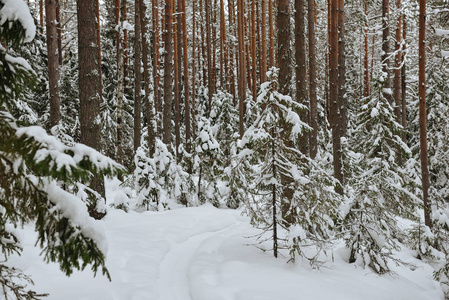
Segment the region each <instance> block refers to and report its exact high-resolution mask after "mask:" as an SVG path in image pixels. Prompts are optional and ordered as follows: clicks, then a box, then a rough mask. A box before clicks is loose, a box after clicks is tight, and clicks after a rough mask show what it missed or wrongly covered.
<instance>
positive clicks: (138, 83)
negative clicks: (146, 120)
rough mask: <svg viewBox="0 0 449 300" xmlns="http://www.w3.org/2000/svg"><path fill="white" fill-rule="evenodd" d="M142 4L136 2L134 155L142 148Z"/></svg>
mask: <svg viewBox="0 0 449 300" xmlns="http://www.w3.org/2000/svg"><path fill="white" fill-rule="evenodd" d="M140 18H141V15H140V3H139V0H135V2H134V154H135V152H136V150H137V148H139V146H140V130H141V128H140V124H141V122H142V120H141V103H142V102H141V101H142V99H141V94H142V71H141V66H142V64H141V61H142V52H141V46H142V37H141V34H142V31H141V21H140Z"/></svg>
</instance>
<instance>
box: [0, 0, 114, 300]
mask: <svg viewBox="0 0 449 300" xmlns="http://www.w3.org/2000/svg"><path fill="white" fill-rule="evenodd" d="M19 1H20V2H18V3H17V0H15V1H14V2H13V4H14V5H13V6H11V2H9V3H8V1H5V0H2V1H0V19H2V20H5V22H4V23H3V24H2V25H1V26H0V40H1V41H2V43H3V42H5V44H7V45H8V46H9V47H14V48H19V47H21V45H22V44H23V43H24V42H30V41H31V40H32V39H33V37H34V34H35V27H34V23H33V20H32V18H31V16H30V15H29V12H28V8H27V6H26V4H25V3H24V2H22V0H19ZM8 5H9V6H8ZM17 15H20V16H21V17H20V18H19V19H18V20H17V17H16V16H17ZM0 77H1V78H2V82H1V84H0V107H1V110H0V139H1V140H2V143H0V197H1V198H2V202H1V205H0V236H1V237H2V238H1V239H0V248H1V252H2V253H3V255H4V256H5V258H6V259H8V257H9V256H10V255H11V254H12V253H14V252H15V253H19V254H20V252H21V251H22V247H21V245H20V243H19V240H18V239H17V235H16V230H17V229H18V227H20V226H22V225H23V224H24V223H26V222H33V223H34V224H35V230H36V231H37V233H38V238H37V242H36V244H38V245H39V246H40V247H41V248H42V249H43V250H42V254H43V255H44V260H45V261H47V262H50V261H52V262H57V263H59V265H60V268H61V270H62V271H63V272H64V273H65V274H67V275H70V274H71V273H72V272H73V270H75V269H77V270H82V269H84V268H85V267H86V266H87V265H91V267H92V270H93V271H94V272H97V271H98V270H99V269H101V271H102V273H103V274H105V275H106V276H108V277H109V273H108V270H107V268H106V266H105V254H106V247H105V246H106V245H105V244H104V233H102V231H101V229H100V227H98V226H97V224H96V223H95V222H94V221H93V220H92V219H91V218H90V217H89V215H88V213H87V207H86V205H85V204H84V203H83V202H82V201H81V199H79V198H78V197H76V196H75V195H73V194H71V193H69V192H66V191H65V190H63V189H62V188H61V187H59V185H58V182H63V183H65V184H66V185H75V184H76V183H78V182H87V181H89V180H90V179H91V174H92V173H93V174H96V175H97V176H104V175H115V174H118V173H121V172H123V169H122V167H120V166H119V165H117V164H116V163H114V162H113V161H112V160H110V159H108V158H106V157H104V156H103V155H101V154H100V153H98V152H97V151H95V150H94V149H91V148H89V147H87V146H84V145H81V144H76V145H74V146H67V145H65V144H63V143H61V142H60V141H59V140H58V139H57V138H55V137H54V136H49V135H47V133H46V132H45V130H44V129H43V128H41V127H37V126H30V127H24V124H23V123H22V122H18V121H17V120H16V119H15V118H14V117H13V116H12V115H11V114H10V112H9V111H10V109H11V108H12V107H14V102H16V101H17V99H20V98H21V97H22V95H23V92H24V89H25V86H33V85H34V84H35V82H36V77H35V73H34V72H33V70H32V68H31V66H30V65H29V64H28V62H27V61H26V60H24V59H23V58H21V57H15V56H12V55H11V54H9V53H8V52H7V48H4V47H3V46H1V47H0ZM0 272H1V276H0V278H1V280H0V284H1V285H2V288H3V290H4V292H5V294H9V295H14V296H15V297H16V298H17V299H37V298H38V297H40V296H42V295H37V294H36V293H34V292H32V291H26V290H25V289H26V286H21V285H14V284H12V280H14V279H13V278H14V277H19V278H24V279H25V280H27V277H26V276H25V275H23V273H21V272H20V271H18V270H16V269H13V268H10V267H8V266H6V265H4V264H3V263H2V264H1V265H0ZM30 282H31V281H30Z"/></svg>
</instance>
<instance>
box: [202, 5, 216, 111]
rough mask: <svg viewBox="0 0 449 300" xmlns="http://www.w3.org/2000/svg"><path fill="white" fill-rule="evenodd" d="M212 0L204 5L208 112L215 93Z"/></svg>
mask: <svg viewBox="0 0 449 300" xmlns="http://www.w3.org/2000/svg"><path fill="white" fill-rule="evenodd" d="M210 1H211V0H205V1H204V6H205V10H206V24H205V26H206V51H207V87H208V112H209V113H210V111H211V106H212V95H213V94H214V87H213V78H212V77H213V74H212V49H211V47H212V37H211V34H212V33H211V28H210V27H211V16H210V8H211V3H210Z"/></svg>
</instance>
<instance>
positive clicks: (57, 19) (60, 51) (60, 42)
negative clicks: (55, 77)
mask: <svg viewBox="0 0 449 300" xmlns="http://www.w3.org/2000/svg"><path fill="white" fill-rule="evenodd" d="M56 23H57V24H58V25H57V26H56V28H57V32H58V59H59V65H60V66H62V34H61V6H60V4H59V0H56Z"/></svg>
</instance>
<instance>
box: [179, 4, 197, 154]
mask: <svg viewBox="0 0 449 300" xmlns="http://www.w3.org/2000/svg"><path fill="white" fill-rule="evenodd" d="M181 5H182V37H183V42H182V46H183V56H184V110H185V112H184V114H185V115H184V122H185V130H186V151H187V152H189V153H190V144H191V141H190V100H189V61H188V53H187V51H188V49H187V16H186V0H182V1H181ZM194 37H195V36H194ZM193 67H195V62H193Z"/></svg>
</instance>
